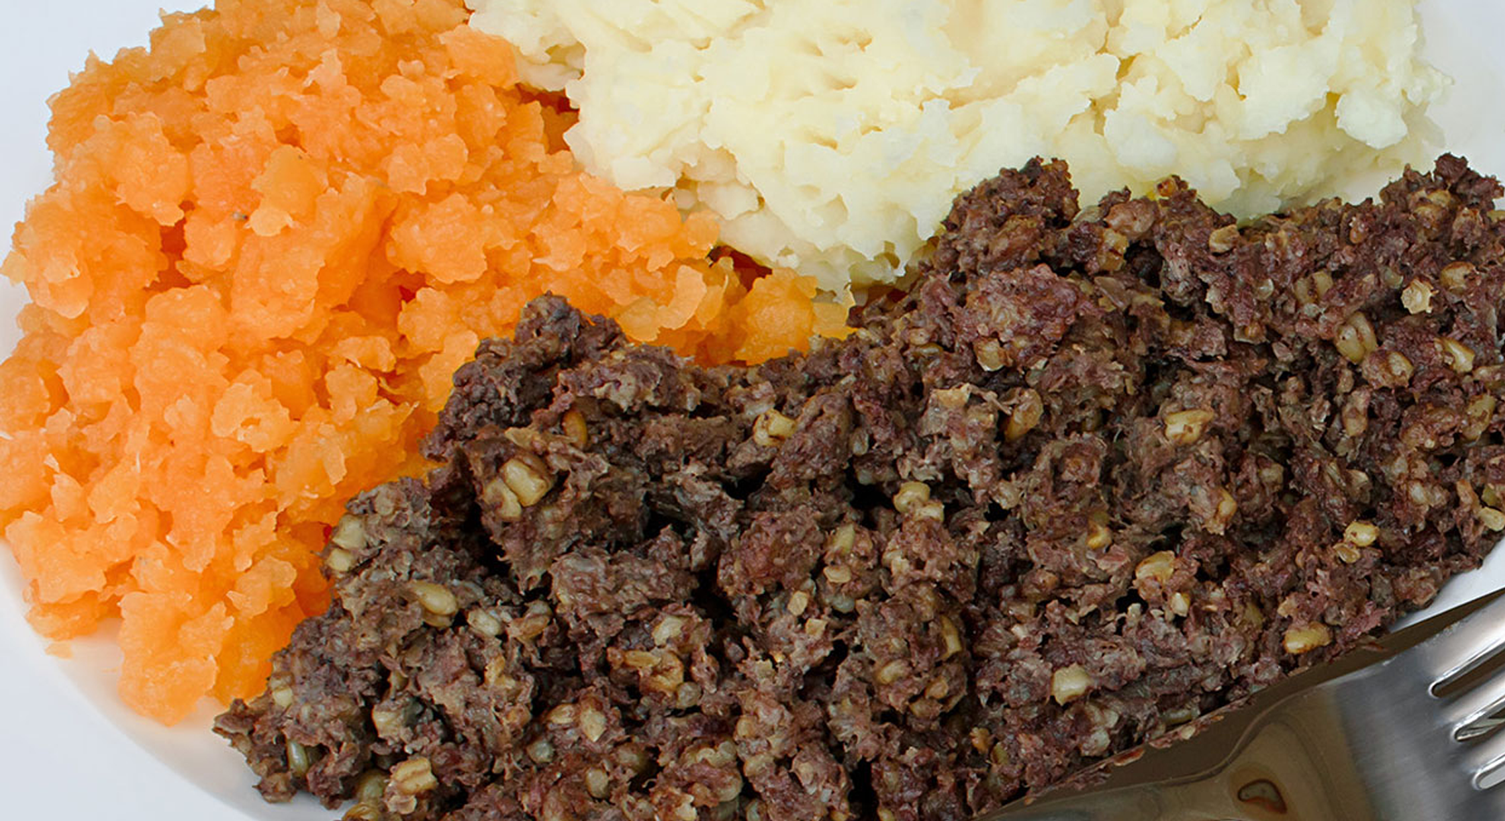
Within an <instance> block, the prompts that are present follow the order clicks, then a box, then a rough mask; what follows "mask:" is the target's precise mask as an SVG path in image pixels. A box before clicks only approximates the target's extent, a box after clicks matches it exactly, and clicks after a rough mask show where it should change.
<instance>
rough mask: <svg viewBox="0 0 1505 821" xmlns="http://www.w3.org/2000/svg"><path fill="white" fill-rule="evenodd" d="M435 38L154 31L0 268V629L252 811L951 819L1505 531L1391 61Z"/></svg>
mask: <svg viewBox="0 0 1505 821" xmlns="http://www.w3.org/2000/svg"><path fill="white" fill-rule="evenodd" d="M471 5H472V6H474V7H476V8H477V9H478V11H476V12H475V14H474V16H472V14H471V12H470V11H469V10H468V9H467V8H466V6H465V5H464V4H463V3H462V2H461V0H240V1H239V2H224V3H219V4H218V6H217V7H216V8H214V9H206V10H204V11H201V12H197V13H194V14H172V15H166V16H165V17H164V18H163V24H162V26H161V28H159V29H158V30H157V31H155V32H154V33H153V36H152V44H151V46H150V47H149V48H146V49H136V50H130V51H125V52H122V53H121V54H119V55H118V56H117V57H116V58H115V59H114V60H113V61H110V62H105V61H101V60H98V59H96V58H91V59H90V60H89V62H88V64H87V66H86V67H85V69H84V71H82V72H81V73H80V74H78V75H77V76H76V77H75V78H74V80H73V83H72V84H71V85H70V87H69V88H68V89H66V90H64V91H63V92H61V93H60V94H59V95H58V96H57V97H56V98H54V100H53V103H52V105H53V113H54V119H53V122H52V128H51V136H50V146H51V148H52V149H53V151H54V152H55V154H56V157H57V164H56V174H57V180H56V183H55V184H54V185H53V186H52V187H51V188H50V189H49V190H48V191H46V192H45V193H43V194H42V195H41V196H39V197H38V198H37V199H36V200H35V201H33V203H32V204H31V206H30V208H29V210H28V214H27V218H26V220H25V221H24V222H22V223H21V224H19V225H18V226H17V228H16V233H15V236H14V248H13V250H12V252H11V253H10V254H9V256H8V257H7V258H6V260H5V263H4V267H3V270H4V272H5V273H6V275H8V276H9V277H11V278H13V279H14V280H16V281H18V282H21V283H23V284H25V285H26V286H27V287H28V289H29V291H30V295H31V299H32V302H31V304H29V305H28V306H27V307H26V308H25V309H24V310H23V312H22V315H21V318H20V322H21V325H22V328H23V330H24V332H25V336H24V338H23V339H22V340H21V342H20V343H19V345H18V346H17V348H16V350H15V351H14V352H12V353H10V354H9V357H8V358H7V359H6V360H5V361H4V362H3V363H0V462H3V463H4V464H5V465H6V466H7V470H6V471H5V472H4V473H3V474H0V534H3V538H4V541H5V542H6V543H8V544H9V545H10V548H11V550H12V552H13V554H14V555H15V557H16V559H17V561H18V563H19V566H20V569H21V572H22V575H23V577H24V579H25V583H26V589H25V591H24V595H25V597H26V600H27V602H28V604H29V605H30V608H31V610H30V614H29V619H30V622H31V624H32V625H33V626H34V627H35V628H36V629H37V630H38V632H40V633H41V634H42V635H44V636H46V637H48V638H51V639H53V640H58V641H65V640H67V639H70V638H75V637H78V636H82V635H86V634H88V633H90V632H92V631H94V630H95V629H96V628H98V627H99V626H100V625H101V624H102V623H104V622H106V621H110V620H114V619H118V620H119V624H120V630H119V642H120V646H121V650H122V651H123V662H122V666H121V669H120V688H119V690H120V694H121V696H122V698H123V699H124V701H125V702H126V703H127V704H128V705H129V706H130V707H131V708H132V709H134V710H136V711H138V712H140V713H142V714H144V715H147V716H150V717H152V718H153V719H156V720H158V721H162V722H166V723H172V722H175V721H179V720H181V719H182V718H183V717H184V716H186V715H188V714H189V713H190V712H191V711H192V710H193V709H194V708H195V707H196V706H197V705H199V704H200V703H201V702H202V701H203V700H204V699H206V698H208V699H211V700H213V701H215V702H217V703H218V704H220V705H226V704H231V703H232V702H233V704H234V706H233V707H232V708H231V709H230V711H229V712H228V713H226V714H225V715H224V716H223V717H222V718H221V719H220V720H219V722H218V725H217V728H218V730H219V731H220V732H221V733H223V734H224V735H226V736H228V737H229V738H230V739H231V741H232V742H233V743H234V744H235V745H236V747H237V749H239V750H240V751H241V752H242V753H243V754H245V755H246V757H247V758H248V760H249V761H250V763H251V765H252V768H253V769H254V770H255V771H256V773H257V774H258V776H259V777H260V778H261V789H262V792H263V794H264V795H266V796H267V797H268V798H271V799H276V800H281V799H285V798H288V797H289V796H291V795H292V794H294V793H295V792H298V791H308V792H312V793H313V794H315V795H316V796H318V797H319V798H320V799H322V800H324V801H326V802H328V803H330V804H331V805H333V804H335V803H338V802H339V801H341V800H344V799H350V798H353V799H355V800H356V805H355V809H353V810H352V811H351V812H352V815H351V817H352V818H379V817H387V816H391V817H404V818H415V819H427V818H439V817H453V818H456V819H465V818H483V817H484V818H497V817H499V818H521V817H541V818H547V819H554V818H566V817H574V816H575V815H579V814H586V815H600V816H602V817H616V816H617V815H621V816H625V817H630V818H647V817H655V816H657V817H677V818H692V817H705V818H726V817H746V818H749V819H764V818H777V819H784V818H790V819H793V818H820V817H830V818H831V819H833V821H842V819H848V818H857V817H877V818H879V819H881V821H897V819H900V818H960V817H966V816H967V815H968V814H970V813H972V812H974V811H977V810H980V809H983V808H986V807H992V806H996V805H998V804H1000V803H1001V802H1004V801H1006V800H1008V799H1009V798H1011V797H1012V796H1015V795H1017V794H1019V793H1021V792H1022V791H1024V790H1028V789H1033V788H1037V787H1040V786H1043V785H1046V784H1050V783H1053V782H1054V781H1057V780H1059V779H1060V778H1061V777H1062V776H1064V775H1065V774H1066V773H1067V772H1068V771H1069V770H1071V769H1072V768H1074V767H1076V766H1078V765H1080V764H1082V763H1084V762H1087V761H1090V760H1094V759H1096V758H1100V757H1102V756H1103V755H1106V754H1108V753H1110V752H1112V751H1114V750H1118V749H1122V748H1124V747H1125V746H1127V745H1131V744H1133V743H1136V742H1137V741H1139V740H1142V739H1144V738H1147V737H1151V736H1154V735H1156V734H1159V733H1161V732H1164V731H1165V730H1167V729H1169V728H1172V727H1178V726H1181V725H1183V724H1184V723H1185V722H1188V721H1191V720H1192V719H1195V718H1196V717H1198V716H1200V715H1203V714H1205V713H1206V712H1207V711H1209V710H1211V709H1215V708H1217V707H1219V706H1222V705H1224V704H1227V703H1230V702H1234V701H1237V699H1239V698H1240V697H1241V696H1242V695H1244V694H1246V693H1247V692H1249V691H1250V689H1252V688H1255V687H1259V686H1262V685H1264V684H1267V683H1269V682H1271V681H1274V680H1276V679H1278V678H1281V677H1283V676H1285V675H1287V674H1289V673H1290V672H1292V671H1294V670H1296V669H1300V668H1302V667H1306V666H1310V665H1311V664H1314V663H1318V662H1320V661H1322V660H1324V659H1328V658H1331V657H1333V656H1334V655H1336V654H1338V653H1340V652H1342V651H1343V650H1345V649H1347V648H1349V647H1351V646H1353V645H1354V644H1355V642H1357V641H1358V640H1360V639H1361V638H1362V637H1363V636H1366V635H1369V634H1372V633H1374V632H1375V631H1377V630H1380V629H1382V628H1383V627H1384V626H1385V625H1387V624H1389V623H1390V622H1391V621H1393V620H1394V619H1395V618H1397V617H1399V616H1400V615H1402V614H1403V613H1405V612H1407V611H1409V610H1411V609H1414V608H1417V607H1420V606H1423V605H1425V604H1426V603H1427V602H1428V601H1430V600H1431V599H1432V597H1433V596H1434V595H1435V594H1436V592H1437V590H1438V587H1439V586H1440V585H1441V584H1442V582H1443V581H1444V580H1445V579H1446V578H1448V577H1449V576H1451V575H1453V574H1455V573H1458V572H1460V571H1462V570H1465V569H1468V568H1470V567H1472V566H1474V565H1475V564H1477V562H1478V560H1479V558H1480V556H1481V555H1482V554H1483V553H1484V552H1485V551H1486V550H1487V549H1488V548H1489V547H1490V546H1491V545H1492V544H1493V543H1494V541H1495V540H1496V539H1497V538H1498V533H1499V532H1500V531H1501V530H1505V498H1502V497H1505V446H1502V445H1501V444H1500V432H1501V424H1502V422H1501V416H1500V415H1501V413H1505V409H1500V408H1499V407H1498V404H1499V398H1500V394H1501V392H1502V390H1505V364H1502V362H1501V361H1500V346H1499V341H1498V340H1499V329H1498V327H1497V317H1496V315H1497V313H1498V311H1499V308H1500V303H1501V297H1502V291H1501V287H1502V282H1501V278H1502V277H1505V267H1502V260H1505V246H1502V243H1505V229H1502V227H1501V221H1500V216H1501V215H1500V213H1499V212H1497V211H1495V210H1494V203H1493V200H1494V199H1495V198H1496V197H1497V196H1498V195H1499V193H1500V190H1499V187H1498V185H1497V184H1496V183H1495V182H1494V181H1493V180H1492V179H1490V178H1487V177H1482V176H1479V175H1478V174H1476V173H1475V172H1474V171H1472V170H1470V169H1469V168H1468V166H1467V164H1466V163H1465V162H1464V161H1463V160H1461V159H1458V158H1454V157H1451V156H1444V157H1443V158H1442V159H1441V160H1437V161H1436V165H1435V169H1434V170H1433V171H1431V172H1430V173H1419V172H1417V171H1411V170H1407V171H1405V172H1404V174H1401V172H1400V168H1401V166H1402V165H1403V164H1405V163H1407V162H1412V163H1416V167H1417V168H1423V167H1430V166H1431V165H1432V158H1433V157H1434V156H1435V147H1434V146H1433V145H1432V138H1433V137H1434V136H1435V135H1434V134H1433V133H1432V127H1431V126H1430V124H1429V123H1427V121H1426V118H1425V111H1426V106H1427V104H1428V103H1429V102H1430V101H1432V100H1433V99H1434V98H1435V97H1436V96H1437V95H1438V93H1439V92H1440V90H1441V88H1442V87H1443V86H1444V85H1445V83H1444V81H1443V79H1442V78H1441V77H1440V75H1438V74H1437V73H1436V72H1434V71H1433V70H1432V69H1431V68H1429V67H1427V66H1426V65H1425V64H1424V63H1422V62H1421V61H1420V59H1419V57H1418V50H1417V49H1418V43H1419V33H1418V30H1417V27H1416V21H1415V13H1414V9H1413V7H1412V5H1411V4H1410V3H1408V2H1403V0H1385V2H1378V3H1369V4H1359V3H1357V2H1354V1H1353V0H1338V2H1332V3H1308V4H1304V5H1303V4H1299V3H1291V4H1275V5H1257V6H1250V5H1248V4H1238V3H1234V2H1222V1H1221V0H1204V1H1203V2H1197V3H1190V4H1173V5H1168V4H1164V3H1147V2H1139V0H1128V2H1122V3H1118V2H1114V3H1106V2H1105V3H1096V2H1073V3H1064V2H1054V0H1045V1H1044V2H1000V3H965V2H959V1H958V2H952V3H946V4H898V3H892V2H888V0H868V2H865V3H836V4H812V3H806V2H802V0H791V2H788V3H780V4H764V3H756V2H749V3H739V2H731V0H720V1H719V2H708V3H694V4H686V3H679V2H670V0H660V2H637V1H636V0H634V2H623V3H612V4H605V5H600V4H597V5H590V4H577V3H570V2H560V3H550V4H542V3H535V2H530V1H529V0H495V2H493V1H491V0H487V1H486V2H482V1H481V0H473V2H472V4H471ZM499 34H500V35H504V36H498V35H499ZM509 41H510V43H509ZM1000 43H1002V44H1004V45H1005V46H1006V47H1000V46H999V44H1000ZM514 53H516V55H517V56H516V58H514ZM1037 156H1038V157H1046V158H1050V157H1061V158H1064V161H1063V160H1055V161H1046V160H1040V159H1035V160H1031V159H1030V158H1031V157H1037ZM1421 160H1425V162H1420V163H1418V161H1421ZM1068 161H1069V163H1070V166H1069V167H1070V168H1071V171H1072V173H1071V175H1068V173H1067V170H1066V169H1067V167H1068V166H1067V162H1068ZM1026 163H1028V164H1026ZM1000 168H1006V169H1017V170H1004V171H1002V172H1000V171H999V169H1000ZM1361 171H1362V172H1376V173H1380V172H1383V173H1386V174H1390V175H1391V177H1392V178H1393V179H1394V181H1393V182H1391V183H1390V184H1389V186H1388V187H1387V188H1385V189H1384V194H1383V196H1382V197H1380V198H1379V199H1376V200H1373V201H1369V202H1365V203H1363V204H1359V205H1344V204H1340V203H1339V201H1338V200H1336V199H1333V200H1322V201H1320V202H1319V201H1317V200H1318V198H1320V197H1324V196H1329V195H1332V194H1335V193H1337V192H1338V191H1339V190H1340V189H1342V188H1344V187H1346V186H1348V185H1350V184H1351V183H1353V182H1354V180H1353V177H1354V175H1355V174H1356V173H1358V172H1361ZM1175 175H1179V176H1175ZM1183 180H1185V181H1183ZM1078 188H1081V189H1083V190H1084V195H1083V196H1082V197H1081V201H1082V202H1084V203H1088V205H1087V206H1086V207H1079V205H1078V194H1077V189H1078ZM957 195H960V196H957ZM1199 197H1202V198H1205V200H1204V199H1202V198H1199ZM953 198H954V199H953ZM1092 203H1096V204H1092ZM948 214H949V217H948V216H947V215H948ZM770 266H774V267H770ZM472 359H473V360H474V361H470V360H472ZM467 362H469V364H466V363H467ZM457 368H458V369H459V370H458V372H457V371H456V369H457ZM452 389H453V390H452ZM352 498H353V499H354V501H351V500H352ZM347 503H348V504H349V505H350V507H349V512H348V513H347V512H346V506H347ZM342 516H343V517H344V518H342ZM326 608H327V610H326ZM300 625H301V626H300ZM295 628H297V629H296V632H295ZM279 648H281V649H280V652H279ZM274 653H276V654H277V655H276V657H275V661H274ZM269 673H270V674H271V677H270V679H269V678H268V674H269ZM237 699H244V700H248V701H249V703H247V701H242V700H237Z"/></svg>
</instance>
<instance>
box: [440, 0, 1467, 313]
mask: <svg viewBox="0 0 1505 821" xmlns="http://www.w3.org/2000/svg"><path fill="white" fill-rule="evenodd" d="M470 3H471V5H472V7H473V8H475V9H476V10H477V13H476V15H475V17H474V18H473V19H472V25H474V26H476V27H477V28H480V29H483V30H485V31H489V32H492V33H495V34H500V35H502V36H504V37H506V38H507V39H508V40H509V41H511V42H512V43H514V44H515V45H516V46H517V48H518V51H519V54H520V56H521V61H520V63H519V69H520V71H521V72H522V73H523V77H524V79H526V80H527V81H529V82H531V83H534V84H537V85H539V86H541V87H544V88H549V89H556V90H564V91H566V92H567V93H568V95H569V97H570V99H571V100H572V101H573V102H574V103H575V105H576V107H577V108H578V109H579V111H580V121H579V123H578V124H577V125H575V126H574V127H572V128H571V129H570V131H569V132H568V133H567V134H566V136H565V139H566V141H567V142H568V143H569V145H570V146H571V148H573V149H574V151H575V153H576V155H577V156H578V157H580V158H581V160H582V161H583V162H584V163H585V165H586V167H587V168H589V169H591V170H593V171H595V172H597V173H598V174H600V175H601V176H603V177H605V178H607V179H610V180H612V181H613V182H615V183H617V184H618V185H620V186H622V187H623V188H625V189H629V190H636V189H646V188H654V189H672V190H674V191H675V193H676V195H677V196H678V198H679V200H680V202H681V205H683V206H685V207H686V208H696V207H704V208H708V209H710V210H712V211H714V212H716V213H718V214H720V215H721V216H722V217H723V219H724V220H725V222H724V228H723V234H724V236H725V238H726V240H727V242H728V243H730V244H731V245H733V246H735V247H737V248H738V249H740V250H742V251H745V252H747V253H749V254H752V255H753V256H754V257H755V258H757V259H759V260H761V261H763V262H765V263H770V264H775V265H788V266H793V267H797V268H798V269H799V270H800V271H801V272H803V273H810V274H814V275H816V276H817V277H818V278H819V280H820V283H821V285H822V287H823V288H824V289H826V290H828V291H832V292H837V293H840V292H843V291H845V290H846V289H847V287H848V285H849V283H855V284H857V285H861V284H863V283H867V282H888V281H891V280H893V279H895V278H896V277H897V276H898V275H899V273H900V272H901V270H902V266H903V265H904V264H905V263H907V262H908V261H909V259H910V256H911V254H913V253H914V251H915V250H916V249H917V248H919V247H920V245H921V244H922V243H923V242H924V240H925V238H927V237H929V236H930V235H931V234H932V233H933V232H934V231H935V229H936V228H937V227H938V226H939V224H940V221H941V219H942V218H943V217H944V216H945V214H946V211H947V209H948V208H949V207H950V204H951V200H952V198H953V197H954V196H955V195H956V194H958V193H960V192H962V191H964V190H966V189H968V188H970V187H971V186H972V185H974V184H975V183H977V182H979V181H981V180H983V179H985V178H987V177H990V176H992V175H993V174H995V173H997V171H998V169H999V168H1000V167H1014V166H1018V165H1022V164H1023V163H1024V162H1025V161H1027V160H1029V159H1030V158H1031V157H1034V156H1037V155H1038V156H1046V157H1052V156H1053V157H1060V158H1062V159H1065V160H1068V161H1069V162H1070V164H1071V170H1072V177H1073V181H1074V182H1075V184H1076V185H1077V187H1078V188H1079V189H1080V190H1081V191H1082V196H1083V201H1085V202H1095V201H1097V199H1098V198H1099V197H1100V196H1101V195H1102V194H1105V193H1107V192H1108V191H1111V190H1116V189H1118V188H1122V187H1124V186H1128V187H1130V188H1132V189H1134V190H1135V192H1136V193H1144V192H1147V191H1149V190H1151V189H1152V188H1153V186H1154V184H1155V183H1156V182H1158V181H1159V180H1161V179H1162V178H1164V177H1166V176H1168V175H1170V174H1178V175H1180V176H1181V177H1183V178H1184V179H1186V180H1187V181H1188V182H1190V183H1191V184H1192V186H1193V187H1195V188H1196V189H1198V191H1199V192H1200V193H1201V195H1202V196H1203V197H1204V198H1205V199H1206V201H1207V202H1208V203H1209V204H1211V205H1213V206H1214V207H1217V208H1220V209H1223V210H1230V211H1233V212H1234V213H1237V214H1242V215H1250V214H1258V213H1266V212H1268V211H1272V210H1275V209H1277V208H1279V207H1281V206H1282V205H1284V204H1288V203H1295V202H1301V201H1305V200H1308V199H1311V198H1314V197H1321V196H1330V195H1333V194H1336V193H1347V194H1350V195H1352V194H1354V193H1359V192H1361V191H1362V190H1363V189H1362V187H1360V188H1356V189H1353V190H1347V191H1341V192H1340V190H1339V189H1340V187H1342V184H1344V183H1347V182H1350V181H1351V180H1353V178H1354V177H1355V176H1356V175H1359V174H1365V175H1368V176H1369V177H1370V178H1371V179H1372V180H1373V182H1374V183H1376V184H1377V183H1378V182H1379V181H1380V179H1382V178H1388V177H1390V176H1393V175H1394V174H1395V173H1397V172H1398V171H1399V170H1400V169H1401V167H1402V166H1403V165H1404V164H1405V163H1407V162H1411V163H1415V162H1419V161H1422V160H1427V159H1430V155H1429V150H1428V147H1427V146H1426V145H1425V140H1424V139H1423V138H1424V137H1425V135H1426V132H1427V127H1426V125H1425V122H1424V120H1423V117H1422V113H1423V107H1424V106H1425V104H1426V103H1427V102H1429V101H1430V100H1431V99H1433V98H1434V97H1435V96H1436V95H1437V94H1438V92H1439V91H1440V89H1441V87H1442V83H1443V80H1442V78H1441V77H1440V75H1438V74H1437V73H1436V72H1434V71H1432V70H1431V69H1429V68H1427V67H1426V66H1424V65H1422V64H1421V63H1420V62H1419V58H1418V56H1417V55H1418V48H1419V44H1418V39H1419V34H1418V28H1417V21H1416V16H1415V12H1414V9H1413V7H1412V0H1262V2H1249V0H778V2H773V1H772V0H613V2H611V3H601V2H598V0H470ZM1370 190H1371V191H1372V188H1371V189H1370Z"/></svg>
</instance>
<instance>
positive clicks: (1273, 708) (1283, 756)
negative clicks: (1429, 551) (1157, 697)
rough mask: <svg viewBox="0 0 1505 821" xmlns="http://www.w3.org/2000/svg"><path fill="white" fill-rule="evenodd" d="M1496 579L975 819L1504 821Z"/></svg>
mask: <svg viewBox="0 0 1505 821" xmlns="http://www.w3.org/2000/svg"><path fill="white" fill-rule="evenodd" d="M1502 648H1505V590H1502V591H1497V592H1495V593H1493V594H1491V595H1489V596H1485V597H1483V598H1481V599H1477V600H1475V601H1473V602H1471V603H1469V604H1466V605H1463V606H1462V607H1459V608H1456V609H1454V610H1450V611H1448V612H1446V613H1443V614H1442V615H1439V616H1436V617H1434V618H1431V619H1428V620H1427V621H1424V622H1421V623H1420V624H1417V625H1415V626H1413V627H1409V628H1407V629H1405V630H1401V631H1397V632H1396V633H1394V634H1392V635H1390V636H1389V637H1387V638H1386V639H1384V640H1383V641H1381V642H1378V643H1376V644H1375V645H1374V646H1373V647H1369V648H1363V649H1360V650H1356V651H1354V652H1353V653H1350V654H1349V655H1347V656H1345V657H1344V658H1343V659H1340V660H1339V661H1338V662H1336V663H1335V664H1334V665H1330V666H1329V667H1327V668H1324V669H1320V670H1314V671H1310V672H1309V673H1306V674H1303V675H1300V676H1296V677H1293V678H1291V679H1289V680H1287V681H1285V682H1283V683H1281V684H1279V685H1276V686H1274V687H1271V688H1269V689H1268V690H1265V691H1263V692H1261V693H1259V694H1256V695H1255V696H1253V697H1252V698H1251V699H1250V700H1249V702H1248V703H1246V704H1245V705H1243V706H1241V707H1238V708H1235V709H1230V710H1227V711H1224V712H1223V713H1220V714H1214V715H1213V716H1212V717H1210V720H1208V721H1207V724H1206V727H1205V729H1204V730H1203V731H1202V732H1199V733H1198V734H1197V735H1195V736H1194V737H1193V738H1191V739H1190V740H1187V741H1181V742H1176V743H1172V744H1169V745H1166V746H1164V748H1163V749H1152V748H1154V747H1157V746H1160V745H1157V744H1154V743H1152V744H1151V745H1147V746H1146V747H1145V748H1140V749H1139V750H1135V751H1132V752H1131V753H1130V754H1126V755H1124V756H1119V757H1118V758H1117V759H1115V760H1114V762H1111V763H1109V764H1106V765H1100V768H1099V769H1101V770H1102V773H1101V775H1104V776H1106V780H1105V781H1103V782H1102V783H1101V784H1100V785H1099V786H1097V787H1095V788H1092V789H1088V790H1085V791H1079V792H1073V793H1067V792H1064V791H1063V792H1055V793H1050V792H1048V793H1046V794H1045V795H1043V796H1041V797H1040V798H1039V799H1037V800H1029V799H1026V801H1020V802H1015V803H1014V804H1012V805H1010V806H1008V807H1005V808H1004V809H1002V810H1000V811H999V812H997V813H995V814H993V815H990V816H988V817H987V818H986V819H985V821H1505V785H1501V786H1499V787H1496V786H1494V785H1495V783H1496V782H1498V781H1505V732H1500V733H1496V732H1494V731H1495V729H1496V728H1497V727H1498V725H1500V724H1502V723H1505V719H1502V715H1505V668H1502V669H1501V672H1499V674H1498V675H1496V674H1494V670H1493V667H1494V665H1495V664H1496V663H1498V659H1496V658H1495V656H1496V654H1497V653H1499V652H1500V651H1501V650H1502Z"/></svg>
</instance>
